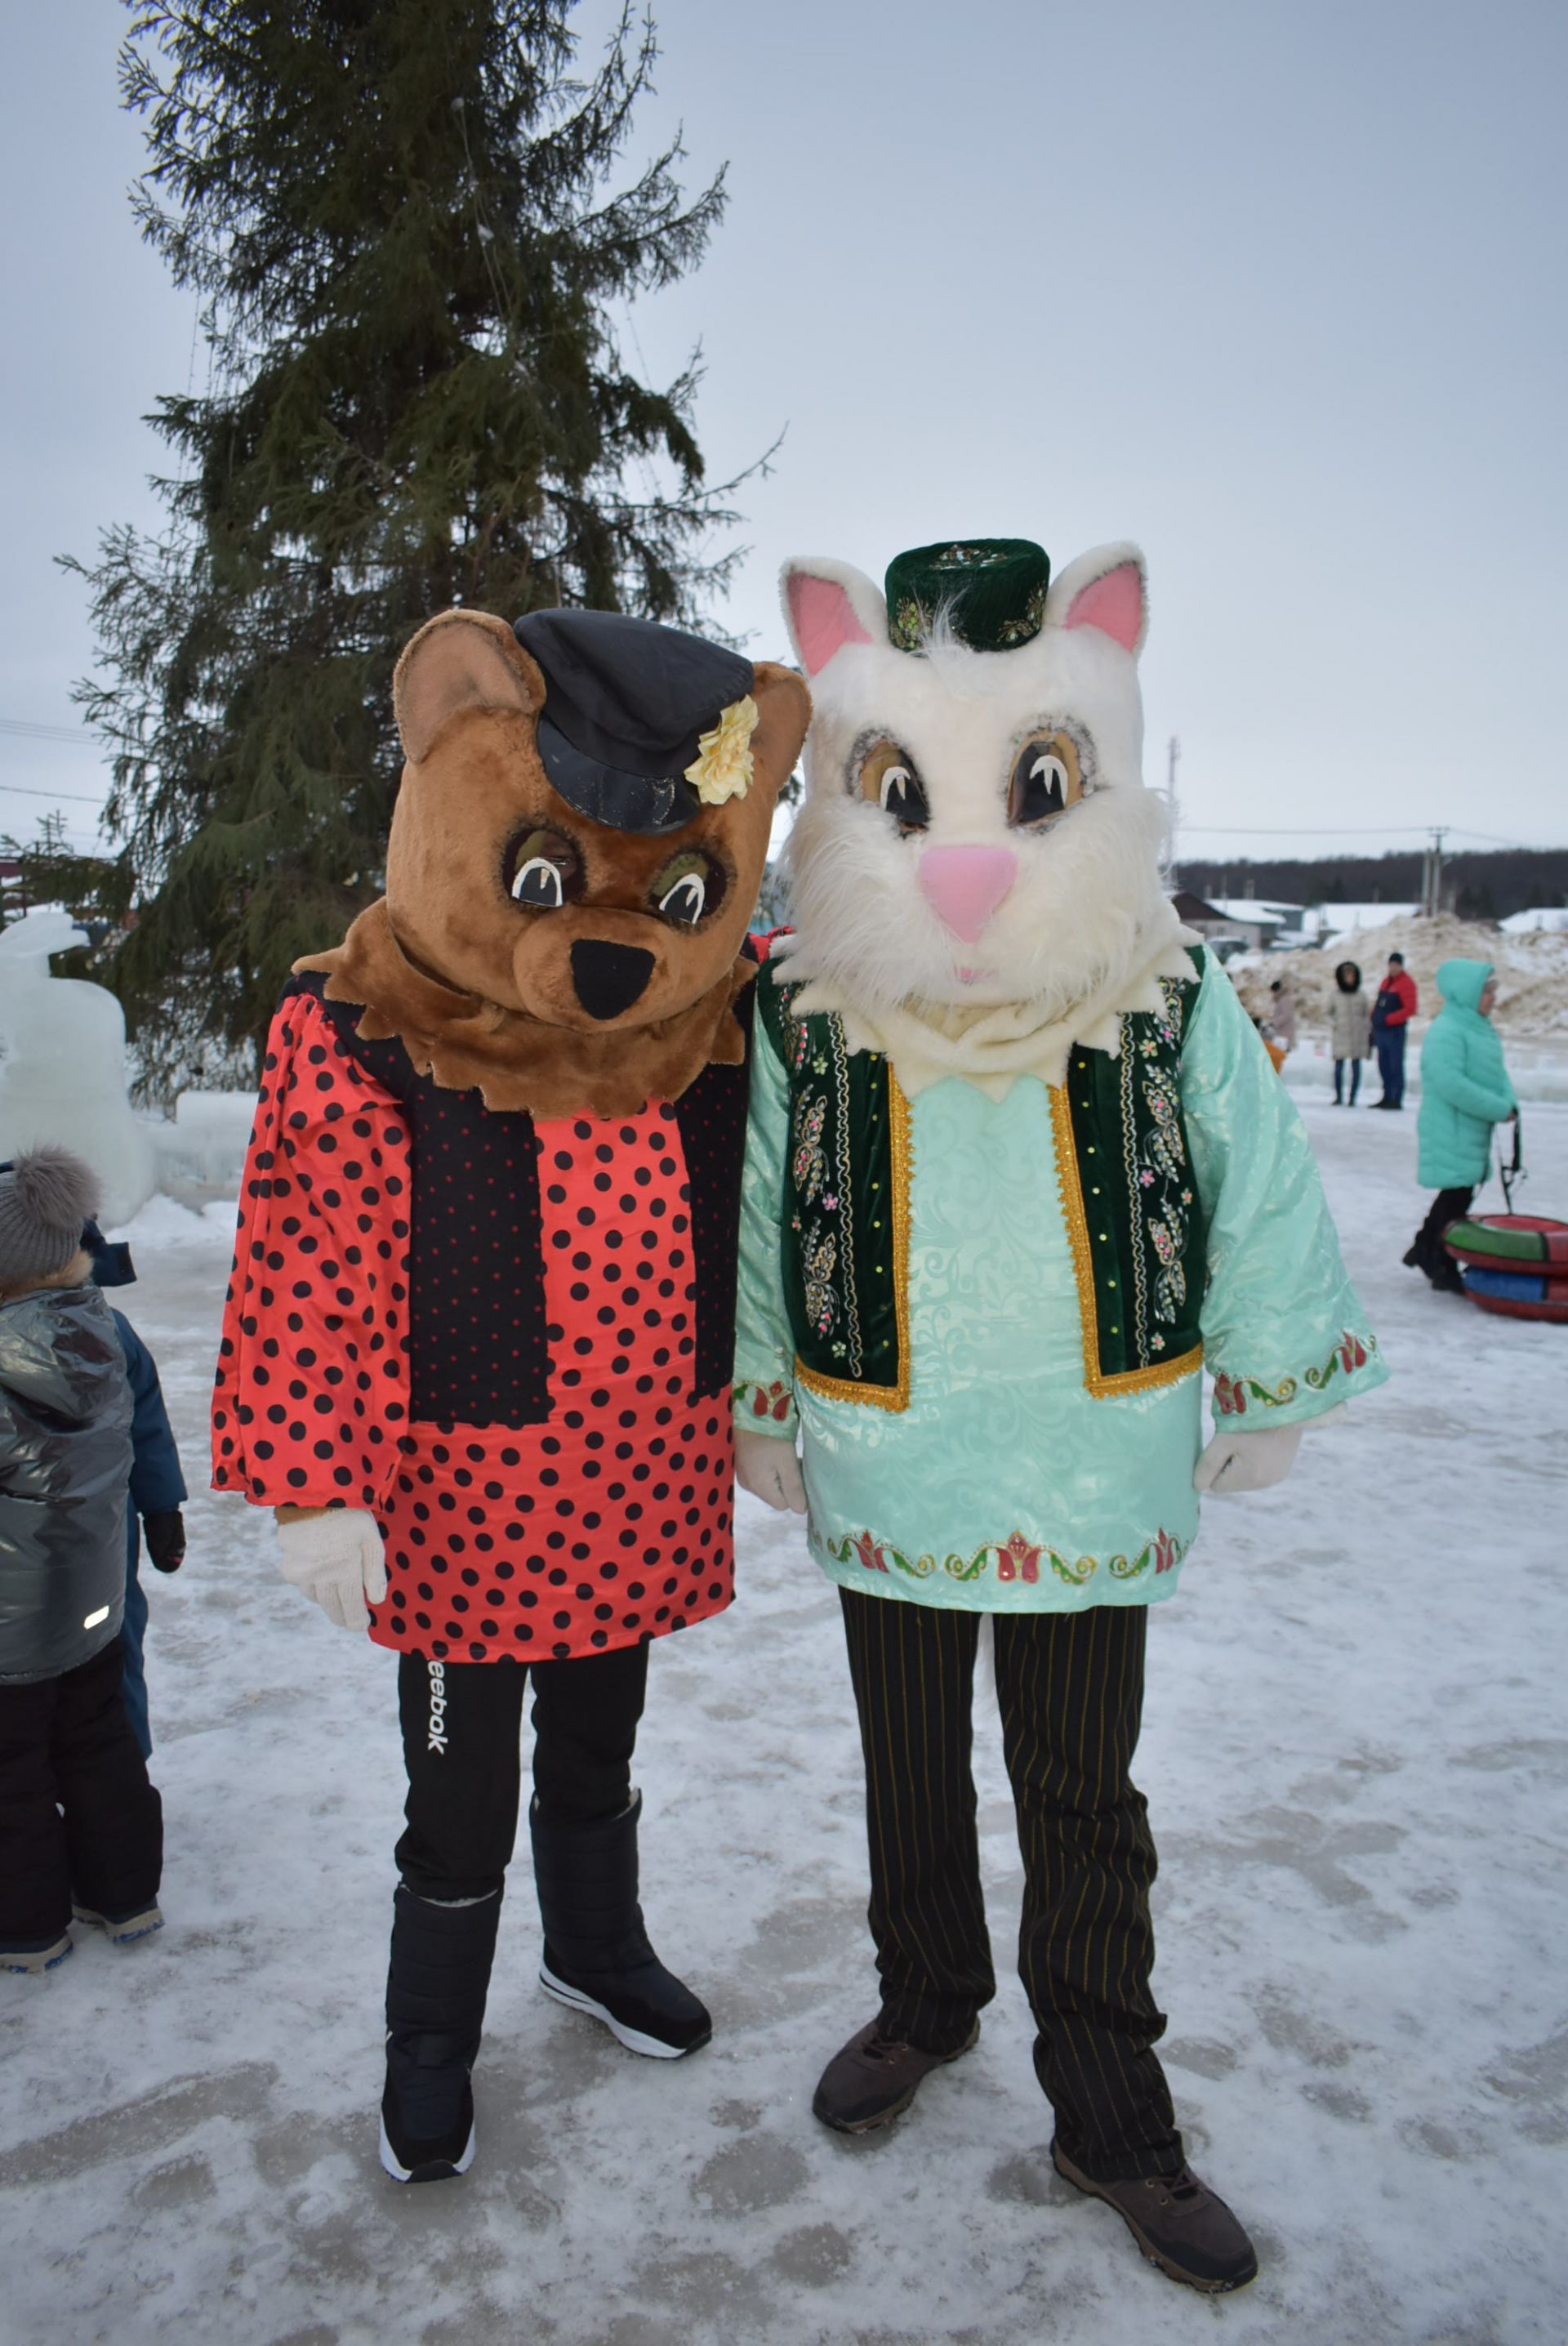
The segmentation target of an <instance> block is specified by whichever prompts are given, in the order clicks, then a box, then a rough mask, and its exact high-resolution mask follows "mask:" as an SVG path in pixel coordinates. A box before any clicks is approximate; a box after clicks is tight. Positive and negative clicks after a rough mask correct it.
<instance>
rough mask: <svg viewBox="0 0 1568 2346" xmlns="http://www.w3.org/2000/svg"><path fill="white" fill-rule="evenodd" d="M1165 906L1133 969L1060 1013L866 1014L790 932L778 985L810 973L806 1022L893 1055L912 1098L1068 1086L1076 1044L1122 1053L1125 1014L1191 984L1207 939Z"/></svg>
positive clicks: (802, 1000) (915, 1008)
mask: <svg viewBox="0 0 1568 2346" xmlns="http://www.w3.org/2000/svg"><path fill="white" fill-rule="evenodd" d="M1162 902H1163V903H1164V908H1165V918H1164V919H1163V920H1158V921H1156V923H1153V924H1152V926H1153V928H1154V931H1155V933H1154V934H1152V935H1151V934H1150V932H1149V929H1148V928H1146V927H1145V929H1143V930H1142V931H1141V932H1140V935H1139V940H1138V945H1137V947H1136V949H1135V952H1134V953H1133V954H1131V955H1130V956H1129V960H1128V962H1127V964H1125V965H1124V967H1123V968H1122V969H1121V970H1120V971H1119V972H1118V973H1116V974H1115V975H1113V976H1111V977H1109V978H1107V979H1106V980H1105V983H1104V984H1101V985H1100V986H1099V988H1098V989H1097V990H1096V991H1095V993H1094V994H1091V995H1089V996H1088V997H1087V998H1086V999H1085V1000H1084V1001H1083V1002H1081V1003H1079V1004H1078V1005H1076V1006H1075V1007H1074V1008H1073V1009H1071V1010H1069V1011H1067V1012H1066V1013H1065V1014H1064V1015H1059V1016H1055V1017H1053V1016H1052V1015H1051V1014H1050V1012H1049V1011H1047V1010H1045V1009H1044V1008H1043V1007H1042V1006H1041V1005H1038V1004H1035V1003H1029V1002H1016V1003H1002V1004H1000V1005H995V1006H993V1007H983V1006H976V1007H974V1008H967V1007H964V1006H962V1005H947V1004H942V1003H929V1004H922V1003H917V1002H902V1003H899V1004H897V1005H894V1006H893V1007H891V1008H878V1009H874V1010H872V1009H867V1008H865V1007H863V1006H861V1005H857V1004H854V1003H852V1002H850V1000H849V999H848V997H847V994H846V992H845V989H844V985H843V983H842V981H841V980H840V979H838V978H835V977H833V976H831V975H826V974H824V975H823V976H820V977H813V976H812V975H811V974H810V972H809V968H807V967H804V966H802V964H803V963H804V961H805V960H806V958H807V957H806V956H805V955H804V954H803V953H802V952H801V951H800V949H799V947H800V941H799V938H797V937H795V936H789V935H786V936H781V937H779V939H778V941H777V943H775V945H774V948H773V954H774V962H773V977H774V983H775V984H779V985H788V984H794V983H796V982H798V981H799V979H800V978H801V977H805V979H806V981H807V982H806V984H805V985H804V986H803V987H802V989H801V991H800V994H799V996H798V997H797V999H796V1003H795V1009H796V1012H797V1014H798V1015H799V1016H801V1017H807V1016H809V1015H810V1014H811V1013H813V1012H815V1011H832V1012H836V1013H837V1014H838V1015H839V1017H840V1019H841V1020H842V1021H843V1026H844V1036H845V1040H846V1042H847V1043H848V1045H849V1047H850V1050H851V1051H881V1052H885V1053H886V1055H887V1056H888V1058H889V1060H890V1061H891V1065H892V1068H893V1072H894V1074H895V1075H896V1076H897V1077H898V1079H899V1082H900V1084H901V1086H902V1087H903V1090H904V1091H905V1092H906V1093H907V1094H908V1095H909V1096H911V1097H912V1096H914V1095H915V1094H916V1093H917V1092H921V1091H924V1090H926V1089H927V1088H928V1086H931V1085H932V1084H938V1083H941V1082H942V1080H943V1079H944V1078H945V1077H947V1076H962V1079H963V1080H964V1081H965V1082H966V1083H971V1084H972V1085H973V1086H974V1087H975V1089H976V1090H977V1091H982V1092H983V1093H985V1095H986V1096H987V1097H988V1098H990V1099H996V1100H1000V1099H1004V1098H1005V1097H1006V1096H1007V1094H1008V1092H1009V1091H1010V1090H1011V1089H1012V1087H1013V1084H1014V1083H1015V1082H1016V1081H1017V1080H1018V1078H1019V1077H1020V1076H1035V1077H1036V1078H1037V1079H1038V1080H1039V1081H1040V1082H1041V1083H1043V1084H1060V1083H1062V1082H1064V1080H1065V1078H1066V1074H1067V1057H1068V1054H1069V1052H1070V1051H1071V1050H1072V1049H1073V1046H1074V1044H1076V1045H1079V1046H1080V1047H1081V1048H1083V1049H1084V1050H1090V1051H1105V1053H1107V1054H1108V1056H1110V1057H1112V1058H1115V1057H1117V1056H1119V1054H1120V1051H1121V1047H1122V1020H1123V1018H1124V1017H1125V1016H1126V1015H1128V1014H1129V1013H1131V1012H1134V1011H1139V1010H1148V1011H1155V1012H1158V1011H1160V1010H1162V1009H1163V1008H1164V1006H1165V1005H1164V999H1163V997H1162V995H1161V993H1160V985H1159V981H1160V980H1161V978H1163V977H1168V978H1178V979H1179V978H1186V979H1190V978H1191V976H1192V974H1193V968H1192V964H1191V962H1190V961H1189V960H1188V959H1187V956H1186V948H1187V947H1188V946H1189V945H1196V944H1200V943H1202V939H1201V938H1200V937H1199V936H1198V935H1197V934H1196V932H1195V931H1194V930H1191V929H1187V928H1184V927H1183V926H1182V924H1181V922H1180V921H1179V920H1178V919H1177V917H1176V907H1175V905H1174V904H1172V903H1170V901H1169V899H1168V898H1166V899H1163V900H1162Z"/></svg>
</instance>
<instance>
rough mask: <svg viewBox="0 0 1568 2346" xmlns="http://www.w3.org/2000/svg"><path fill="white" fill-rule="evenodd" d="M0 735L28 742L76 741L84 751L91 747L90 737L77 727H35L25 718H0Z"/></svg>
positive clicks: (30, 720)
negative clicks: (16, 737)
mask: <svg viewBox="0 0 1568 2346" xmlns="http://www.w3.org/2000/svg"><path fill="white" fill-rule="evenodd" d="M0 733H16V734H20V735H21V736H22V737H23V738H24V739H26V740H29V741H77V742H80V744H81V745H82V747H83V748H84V749H90V748H91V747H92V736H91V735H90V734H88V733H86V732H84V731H83V729H82V728H81V727H80V726H79V725H35V724H34V723H33V721H32V719H30V718H26V717H0Z"/></svg>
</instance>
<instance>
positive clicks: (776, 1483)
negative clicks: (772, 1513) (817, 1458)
mask: <svg viewBox="0 0 1568 2346" xmlns="http://www.w3.org/2000/svg"><path fill="white" fill-rule="evenodd" d="M735 1479H736V1481H737V1482H738V1484H740V1486H741V1488H742V1490H746V1491H749V1492H750V1494H751V1495H752V1497H753V1498H754V1499H760V1500H761V1502H762V1504H763V1505H764V1506H765V1507H777V1508H779V1510H780V1512H786V1511H787V1512H788V1513H789V1514H790V1515H804V1514H805V1512H806V1485H805V1483H804V1481H803V1480H802V1478H801V1474H800V1461H799V1458H797V1457H796V1455H795V1444H794V1443H793V1442H789V1441H786V1440H784V1439H783V1438H781V1437H780V1436H779V1435H777V1434H771V1433H745V1432H744V1431H742V1430H741V1429H740V1428H739V1427H737V1429H736V1434H735Z"/></svg>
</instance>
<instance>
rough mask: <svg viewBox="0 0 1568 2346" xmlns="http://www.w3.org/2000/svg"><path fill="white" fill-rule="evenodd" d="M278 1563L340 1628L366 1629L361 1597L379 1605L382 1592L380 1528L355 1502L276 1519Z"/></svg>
mask: <svg viewBox="0 0 1568 2346" xmlns="http://www.w3.org/2000/svg"><path fill="white" fill-rule="evenodd" d="M278 1569H279V1570H280V1572H281V1574H282V1576H283V1577H284V1579H285V1580H287V1581H289V1582H290V1584H291V1586H294V1587H295V1588H302V1589H303V1590H304V1592H305V1594H306V1596H309V1597H310V1598H311V1601H312V1602H313V1603H314V1604H317V1605H319V1606H320V1607H321V1610H322V1612H323V1613H324V1614H325V1615H326V1617H327V1618H328V1620H329V1621H335V1622H336V1623H337V1625H338V1627H339V1628H340V1629H368V1628H369V1627H370V1626H371V1617H370V1615H369V1613H367V1611H366V1610H365V1603H366V1599H367V1598H368V1599H369V1601H370V1603H371V1604H372V1605H379V1604H380V1603H381V1601H382V1597H383V1596H385V1595H386V1593H387V1567H386V1556H385V1553H384V1551H383V1549H382V1535H381V1531H380V1528H379V1527H378V1525H377V1523H376V1519H375V1517H374V1516H373V1515H366V1514H365V1512H364V1510H363V1509H362V1508H361V1507H333V1508H331V1510H330V1511H329V1512H328V1513H327V1514H326V1515H302V1516H299V1515H297V1516H295V1517H293V1518H292V1519H291V1520H290V1522H288V1523H280V1525H279V1526H278Z"/></svg>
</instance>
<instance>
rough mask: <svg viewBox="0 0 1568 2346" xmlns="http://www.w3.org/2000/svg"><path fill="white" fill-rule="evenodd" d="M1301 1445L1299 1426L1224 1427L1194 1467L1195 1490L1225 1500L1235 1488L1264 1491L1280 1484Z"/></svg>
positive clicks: (1193, 1481) (1294, 1461) (1193, 1483)
mask: <svg viewBox="0 0 1568 2346" xmlns="http://www.w3.org/2000/svg"><path fill="white" fill-rule="evenodd" d="M1300 1446H1301V1428H1300V1426H1298V1425H1260V1426H1258V1427H1257V1428H1256V1429H1255V1430H1249V1431H1246V1432H1241V1431H1233V1430H1232V1429H1231V1428H1230V1427H1229V1426H1227V1427H1226V1429H1225V1432H1224V1433H1217V1434H1216V1435H1215V1437H1214V1440H1213V1441H1212V1442H1211V1443H1209V1445H1208V1448H1207V1450H1206V1451H1205V1452H1204V1454H1203V1456H1202V1457H1201V1458H1200V1459H1199V1460H1198V1462H1197V1464H1196V1466H1195V1467H1194V1468H1193V1474H1192V1486H1193V1489H1194V1490H1195V1491H1212V1492H1213V1493H1214V1494H1215V1496H1216V1498H1217V1499H1228V1498H1229V1497H1230V1495H1231V1494H1232V1493H1233V1492H1235V1491H1267V1490H1268V1486H1269V1484H1271V1483H1283V1482H1284V1480H1285V1477H1286V1476H1287V1474H1289V1472H1290V1469H1291V1468H1292V1466H1294V1465H1295V1464H1296V1453H1297V1451H1298V1449H1299V1448H1300Z"/></svg>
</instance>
